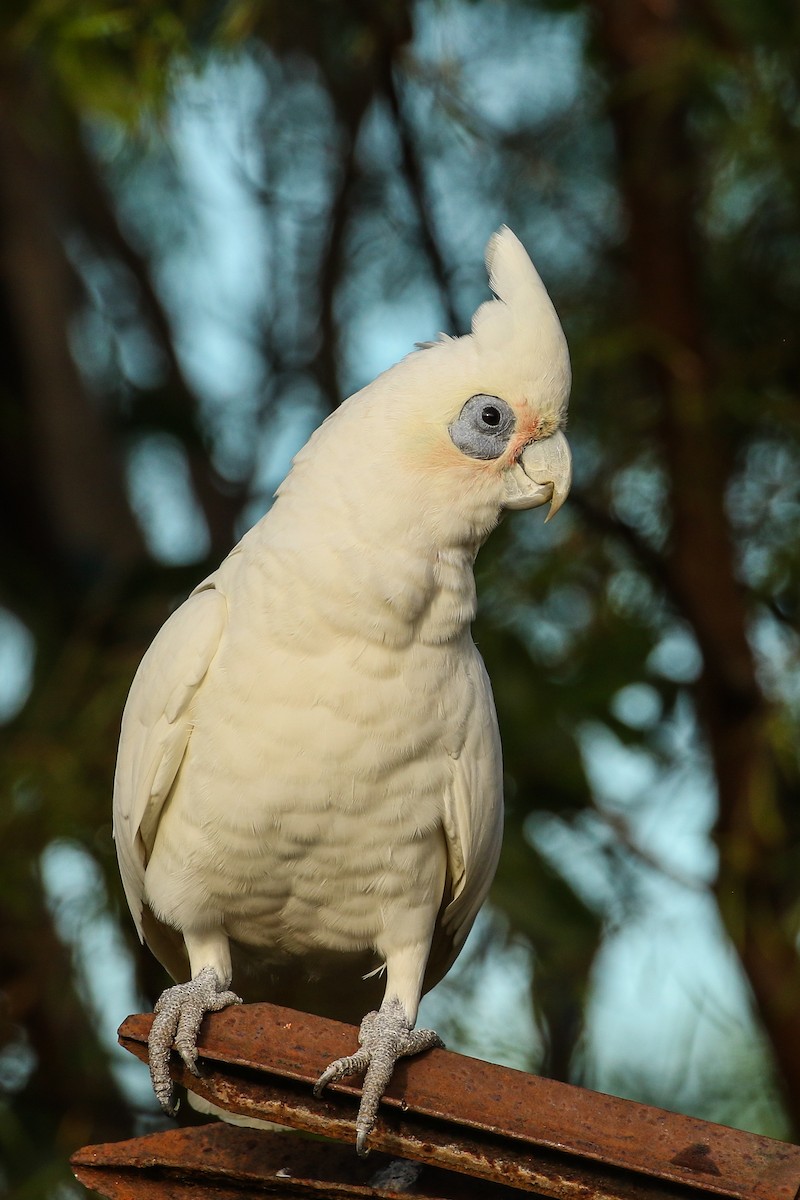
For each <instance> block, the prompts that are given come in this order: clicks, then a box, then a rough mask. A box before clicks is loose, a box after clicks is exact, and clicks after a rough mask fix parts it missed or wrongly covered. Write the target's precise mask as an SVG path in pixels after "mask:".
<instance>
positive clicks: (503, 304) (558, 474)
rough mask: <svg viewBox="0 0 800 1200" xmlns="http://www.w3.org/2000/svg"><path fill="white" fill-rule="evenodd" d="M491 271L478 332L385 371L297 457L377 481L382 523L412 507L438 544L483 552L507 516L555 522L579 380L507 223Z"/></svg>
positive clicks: (490, 251) (374, 501) (564, 489)
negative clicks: (539, 513) (511, 512)
mask: <svg viewBox="0 0 800 1200" xmlns="http://www.w3.org/2000/svg"><path fill="white" fill-rule="evenodd" d="M486 265H487V269H488V272H489V285H490V287H491V289H492V291H493V292H494V294H495V296H496V299H494V300H489V301H487V302H486V303H484V304H482V305H481V306H480V308H479V309H478V310H477V312H476V313H475V315H474V316H473V318H472V330H471V332H470V333H469V334H466V335H464V336H463V337H449V336H447V335H445V334H440V336H439V338H438V340H437V341H435V342H432V343H425V344H424V345H422V346H421V347H419V348H418V349H417V350H416V351H415V352H413V353H412V354H410V355H408V356H407V357H406V358H404V359H403V360H402V361H401V362H399V363H398V364H397V365H396V366H394V367H391V368H390V369H389V370H388V371H385V372H384V373H383V374H382V375H381V376H379V377H378V379H376V380H375V381H374V382H373V383H371V384H369V386H367V387H366V388H364V389H363V390H362V391H360V392H358V393H356V395H354V396H352V397H351V398H350V399H349V400H347V401H345V403H344V404H343V405H342V406H341V407H340V408H339V409H338V410H337V411H336V412H335V413H334V414H333V415H332V416H331V417H329V418H328V421H326V422H325V424H324V425H323V426H322V427H321V428H320V429H319V430H318V431H317V433H316V434H315V435H314V437H312V439H311V442H310V443H309V444H308V446H307V448H306V449H305V450H303V451H301V453H300V455H299V456H298V457H297V459H296V460H295V465H296V468H297V467H300V468H301V469H302V468H303V466H305V465H308V467H311V466H312V462H311V460H312V459H313V458H316V457H317V455H318V454H319V455H320V456H322V457H323V458H325V459H326V461H327V462H328V464H329V465H332V461H331V459H332V458H335V459H336V461H337V465H338V468H339V470H340V471H341V470H344V471H345V472H346V480H348V481H349V480H350V479H352V480H353V486H354V487H356V486H358V487H360V488H362V489H363V486H364V484H365V482H366V481H367V479H368V483H367V486H368V488H369V493H370V505H371V511H374V512H375V514H376V518H377V515H378V514H379V513H380V512H386V513H387V515H388V514H389V513H390V511H396V512H397V513H398V514H399V515H398V520H408V516H407V514H408V506H409V504H413V506H414V514H415V515H414V518H413V520H414V522H415V524H416V526H417V527H423V526H427V527H428V528H429V530H430V532H431V535H432V536H433V537H434V539H435V540H436V541H437V542H442V541H444V542H450V543H452V542H471V543H475V544H479V543H480V542H481V541H482V540H483V539H484V538H485V537H486V535H487V534H488V532H489V531H490V529H492V528H493V527H494V525H495V524H496V523H497V520H498V518H499V516H500V513H501V511H502V510H503V509H509V508H510V509H521V508H534V507H536V506H537V505H541V504H546V503H548V502H549V503H550V513H549V516H552V515H553V514H554V513H555V512H556V511H557V510H558V509H559V508H560V507H561V505H562V504H563V502H564V500H565V499H566V496H567V493H568V492H569V488H570V483H571V459H570V452H569V446H568V444H567V440H566V438H565V437H564V434H563V432H562V430H563V427H564V424H565V421H566V414H567V402H568V399H569V390H570V381H571V374H570V363H569V352H568V350H567V343H566V339H565V337H564V334H563V331H562V329H561V324H560V322H559V319H558V317H557V315H556V311H555V309H554V308H553V305H552V303H551V301H550V298H549V296H548V294H547V292H546V290H545V287H544V285H543V283H542V281H541V279H540V278H539V276H538V274H537V272H536V270H535V268H534V266H533V263H532V262H531V260H530V258H529V257H528V255H527V253H526V251H525V248H524V247H523V245H522V243H521V242H520V241H519V239H518V238H517V237H516V236H515V235H514V234H513V233H512V232H511V230H510V229H508V228H506V227H505V226H504V227H502V228H501V229H500V230H499V231H498V232H497V233H495V234H494V235H493V236H492V237H491V239H490V240H489V244H488V246H487V249H486ZM287 482H288V481H287ZM341 486H347V483H346V482H345V483H344V484H342V485H341ZM282 490H283V489H282ZM548 519H549V518H548Z"/></svg>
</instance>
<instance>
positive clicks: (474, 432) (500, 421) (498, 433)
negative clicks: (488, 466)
mask: <svg viewBox="0 0 800 1200" xmlns="http://www.w3.org/2000/svg"><path fill="white" fill-rule="evenodd" d="M515 425H516V420H515V418H514V413H513V411H512V409H511V406H510V405H509V404H506V402H505V400H501V399H500V398H499V397H498V396H484V395H482V394H481V395H477V396H470V398H469V400H468V401H467V403H466V404H465V405H464V407H463V408H462V410H461V412H460V413H459V414H458V417H457V418H456V420H455V421H453V424H452V425H450V426H449V427H448V432H449V434H450V437H451V438H452V441H453V444H454V445H455V446H457V447H458V449H459V450H460V451H461V452H462V454H466V455H468V456H469V457H470V458H484V459H488V458H499V457H500V455H501V454H502V453H503V451H504V450H505V448H506V446H507V445H508V443H509V441H510V439H511V435H512V433H513V432H514V427H515Z"/></svg>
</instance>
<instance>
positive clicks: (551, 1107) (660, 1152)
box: [120, 1004, 800, 1200]
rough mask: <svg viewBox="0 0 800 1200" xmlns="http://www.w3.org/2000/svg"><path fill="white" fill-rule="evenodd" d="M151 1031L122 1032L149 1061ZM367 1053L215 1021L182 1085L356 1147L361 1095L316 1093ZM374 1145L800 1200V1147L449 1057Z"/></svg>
mask: <svg viewBox="0 0 800 1200" xmlns="http://www.w3.org/2000/svg"><path fill="white" fill-rule="evenodd" d="M151 1022H152V1017H151V1016H136V1017H130V1018H129V1019H128V1020H127V1021H126V1022H125V1023H124V1025H123V1026H122V1028H121V1030H120V1041H121V1042H122V1044H123V1045H124V1046H126V1047H127V1048H128V1049H129V1050H131V1051H132V1052H133V1053H134V1054H137V1055H138V1057H140V1058H142V1059H144V1058H145V1057H146V1042H147V1034H148V1032H149V1029H150V1024H151ZM355 1045H356V1030H355V1029H354V1028H352V1027H351V1026H347V1025H341V1024H339V1023H337V1022H333V1021H327V1020H323V1019H322V1018H320V1017H313V1016H306V1015H305V1014H300V1013H295V1012H292V1011H291V1010H289V1009H282V1008H277V1007H275V1006H272V1005H268V1004H254V1005H244V1006H241V1007H236V1008H229V1009H226V1010H225V1011H224V1012H221V1013H215V1014H211V1015H210V1016H209V1017H207V1018H206V1020H205V1022H204V1025H203V1030H202V1033H201V1037H200V1040H199V1046H200V1053H201V1056H202V1063H203V1075H202V1077H201V1078H200V1079H199V1080H198V1079H195V1078H193V1077H192V1076H189V1075H188V1072H186V1071H185V1070H184V1069H183V1068H182V1066H181V1065H180V1064H179V1063H178V1061H177V1060H175V1062H174V1063H173V1073H174V1077H175V1078H176V1079H177V1080H178V1081H179V1082H181V1083H183V1084H184V1085H185V1086H188V1087H191V1088H192V1090H194V1091H196V1092H198V1093H199V1094H201V1095H202V1096H204V1097H205V1098H206V1099H208V1100H211V1101H212V1102H214V1103H216V1104H218V1105H219V1106H220V1107H222V1108H225V1109H228V1110H230V1111H232V1112H236V1113H239V1114H240V1115H242V1116H246V1117H258V1118H261V1119H266V1120H272V1121H279V1122H281V1123H282V1124H286V1125H291V1126H294V1127H295V1128H298V1129H303V1130H306V1131H308V1132H312V1133H317V1134H325V1135H326V1136H328V1137H331V1138H334V1139H337V1140H342V1141H347V1142H351V1143H352V1141H353V1140H354V1136H355V1135H354V1128H355V1114H356V1103H355V1097H356V1096H357V1094H358V1088H357V1087H353V1086H349V1085H346V1084H339V1085H335V1086H334V1087H332V1088H331V1089H329V1091H328V1092H326V1093H325V1094H324V1095H323V1097H322V1098H320V1099H319V1100H317V1099H315V1098H314V1096H313V1094H312V1092H311V1085H312V1084H313V1082H314V1081H315V1080H316V1078H317V1076H318V1075H319V1073H320V1072H321V1071H322V1069H323V1068H324V1067H325V1066H326V1065H327V1063H328V1062H330V1061H331V1060H332V1059H334V1058H338V1057H339V1056H340V1055H343V1054H349V1053H352V1050H353V1048H354V1047H355ZM370 1144H371V1146H372V1147H373V1148H374V1149H376V1150H383V1151H385V1152H387V1153H390V1154H400V1155H403V1156H404V1157H406V1158H411V1159H415V1160H417V1161H420V1162H425V1163H429V1164H431V1165H436V1166H441V1167H444V1168H446V1169H448V1170H451V1171H458V1172H461V1173H463V1174H466V1175H471V1176H474V1177H476V1178H479V1179H483V1180H486V1181H487V1182H494V1183H503V1184H505V1185H510V1186H512V1187H514V1188H518V1189H522V1190H527V1191H537V1192H538V1193H539V1194H540V1195H542V1196H553V1197H576V1198H577V1197H614V1198H615V1200H616V1198H622V1200H638V1198H639V1197H645V1196H647V1197H655V1196H664V1197H666V1196H669V1197H674V1196H678V1195H682V1196H689V1195H691V1196H723V1197H728V1198H729V1200H797V1196H798V1192H799V1191H800V1148H798V1147H796V1146H791V1145H788V1144H786V1143H783V1142H777V1141H774V1140H772V1139H770V1138H764V1137H759V1136H757V1135H754V1134H748V1133H743V1132H741V1131H740V1130H735V1129H729V1128H727V1127H725V1126H721V1125H714V1124H711V1123H709V1122H706V1121H701V1120H698V1119H696V1118H692V1117H686V1116H680V1115H678V1114H675V1113H669V1112H665V1111H663V1110H661V1109H656V1108H652V1107H650V1106H648V1105H642V1104H635V1103H633V1102H631V1101H627V1100H620V1099H618V1098H616V1097H613V1096H606V1095H603V1094H601V1093H598V1092H590V1091H587V1090H586V1089H583V1088H577V1087H571V1086H569V1085H568V1084H563V1083H557V1082H554V1081H552V1080H547V1079H541V1078H539V1077H537V1076H535V1075H527V1074H525V1073H523V1072H520V1071H512V1070H509V1069H507V1068H504V1067H498V1066H494V1065H493V1064H490V1063H484V1062H480V1061H478V1060H476V1059H471V1058H466V1057H465V1056H463V1055H459V1054H452V1053H449V1052H448V1051H445V1050H432V1051H429V1052H428V1053H427V1054H424V1055H422V1056H420V1057H417V1058H411V1059H404V1060H402V1061H401V1062H400V1063H399V1064H398V1068H397V1070H396V1072H395V1076H394V1079H393V1080H392V1084H391V1086H390V1088H389V1091H388V1093H387V1095H386V1097H385V1101H384V1104H383V1105H382V1108H381V1116H380V1119H379V1121H378V1123H377V1126H376V1128H375V1131H374V1133H373V1134H372V1136H371V1138H370ZM704 1148H708V1149H704ZM687 1189H688V1190H687Z"/></svg>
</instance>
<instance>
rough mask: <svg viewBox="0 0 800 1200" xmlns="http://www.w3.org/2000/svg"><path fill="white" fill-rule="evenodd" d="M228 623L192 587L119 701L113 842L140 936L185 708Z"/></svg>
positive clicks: (218, 602)
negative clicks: (147, 881)
mask: <svg viewBox="0 0 800 1200" xmlns="http://www.w3.org/2000/svg"><path fill="white" fill-rule="evenodd" d="M226 620H227V605H226V603H225V599H224V597H223V596H222V595H221V594H220V593H219V592H218V591H216V589H215V588H214V587H213V586H208V585H207V584H206V585H203V586H202V589H201V590H198V591H196V592H194V593H193V594H192V595H191V596H190V597H189V599H188V600H187V601H186V603H185V604H182V605H181V607H180V608H179V609H178V610H177V611H176V612H174V613H173V614H172V616H171V617H170V619H169V620H168V621H167V623H166V624H165V625H164V626H163V628H162V629H161V631H160V632H159V633H158V635H157V637H156V639H155V641H154V642H153V644H152V645H151V647H150V649H149V650H148V651H147V653H146V654H145V656H144V658H143V659H142V662H141V665H140V666H139V670H138V671H137V672H136V676H135V678H134V680H133V683H132V685H131V690H130V693H129V695H128V701H127V704H126V705H125V712H124V714H123V717H122V732H121V735H120V743H119V753H118V756H117V769H116V773H115V776H114V839H115V841H116V843H117V854H118V856H119V864H120V872H121V875H122V883H123V886H124V888H125V895H126V897H127V900H128V904H129V906H130V910H131V912H132V914H133V919H134V921H135V922H136V928H137V929H138V931H139V937H140V938H141V937H142V897H143V894H144V873H145V868H146V866H147V859H148V856H149V854H150V851H151V849H152V846H153V842H154V840H155V836H156V831H157V829H158V822H159V820H160V817H161V812H162V809H163V807H164V803H165V801H166V799H167V797H168V795H169V793H170V790H171V788H172V785H173V784H174V782H175V778H176V776H177V774H178V770H179V768H180V765H181V762H182V761H183V756H184V754H185V753H186V747H187V745H188V743H189V735H190V733H191V719H190V705H191V702H192V700H193V698H194V696H195V694H196V692H197V689H198V688H199V687H200V685H201V684H202V682H203V679H204V678H205V676H206V673H207V671H208V668H209V666H210V665H211V661H212V659H213V658H214V655H215V654H216V652H217V648H218V646H219V643H220V639H221V638H222V634H223V631H224V628H225V623H226Z"/></svg>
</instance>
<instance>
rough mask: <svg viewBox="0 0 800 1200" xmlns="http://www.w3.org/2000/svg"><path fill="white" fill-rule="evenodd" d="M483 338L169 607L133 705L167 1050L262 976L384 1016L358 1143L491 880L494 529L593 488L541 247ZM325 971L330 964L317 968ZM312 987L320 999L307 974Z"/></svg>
mask: <svg viewBox="0 0 800 1200" xmlns="http://www.w3.org/2000/svg"><path fill="white" fill-rule="evenodd" d="M486 263H487V268H488V272H489V282H490V286H491V288H492V291H493V292H494V294H495V296H496V297H497V299H494V300H490V301H487V302H486V303H485V304H483V305H481V307H480V308H479V309H478V311H477V312H476V313H475V315H474V317H473V319H472V332H471V333H470V334H468V335H466V336H464V337H458V338H450V337H447V336H445V335H441V336H440V338H439V339H438V340H437V341H436V342H434V343H427V344H425V345H424V346H421V347H420V348H418V349H417V350H416V351H415V352H413V353H411V354H410V355H409V356H408V357H406V358H404V359H403V360H402V362H400V363H398V364H397V365H396V366H394V367H392V368H390V369H389V370H388V371H386V372H385V373H384V374H382V375H381V376H379V378H378V379H376V380H375V381H374V383H371V384H370V385H369V386H368V387H365V388H364V389H363V390H362V391H360V392H358V393H356V395H354V396H351V397H350V399H349V400H347V401H345V403H343V404H342V405H341V407H340V408H339V409H337V410H336V412H334V413H333V415H332V416H330V417H329V418H328V419H327V420H326V421H325V422H324V423H323V424H322V426H321V427H320V428H319V429H317V431H316V432H315V433H314V434H313V436H312V437H311V438H310V440H309V441H308V443H307V444H306V446H305V447H304V448H303V449H302V450H301V451H300V453H299V454H298V455H297V456H296V458H295V459H294V463H293V465H292V469H291V471H290V473H289V475H288V477H287V478H286V480H285V481H284V483H283V484H282V485H281V486H280V488H279V490H278V493H277V498H276V500H275V503H274V504H273V506H272V508H271V509H270V510H269V512H268V513H267V514H266V516H265V517H263V518H262V520H260V521H259V522H258V523H257V524H256V525H255V526H254V528H253V529H251V530H250V531H249V533H247V534H246V536H245V537H244V538H243V539H242V541H241V542H240V543H239V545H238V546H236V548H235V549H234V550H233V551H232V552H231V553H230V555H229V556H228V557H227V558H226V559H225V561H224V562H223V563H222V565H221V566H220V567H219V569H218V570H217V571H215V572H214V574H213V575H211V576H210V577H209V578H208V579H206V580H205V581H204V582H203V583H201V584H200V585H199V586H198V587H197V588H196V589H195V590H194V592H192V594H191V596H190V597H189V598H188V599H187V600H186V602H185V603H184V604H182V605H181V606H180V608H178V609H177V611H176V612H175V613H173V615H172V616H171V617H170V618H169V620H168V621H167V622H166V624H165V625H164V627H163V628H162V629H161V631H160V633H159V634H158V635H157V637H156V638H155V641H154V642H153V644H152V645H151V647H150V649H149V650H148V651H147V653H146V654H145V656H144V659H143V660H142V663H141V666H140V667H139V670H138V672H137V674H136V677H135V679H134V681H133V685H132V687H131V691H130V695H129V697H128V701H127V705H126V708H125V713H124V716H123V720H122V733H121V738H120V746H119V756H118V761H117V770H116V778H115V784H114V836H115V839H116V845H117V853H118V856H119V864H120V870H121V874H122V881H123V884H124V887H125V894H126V896H127V899H128V903H129V905H130V908H131V912H132V913H133V918H134V920H135V922H136V926H137V929H138V931H139V935H140V937H141V938H142V939H143V940H146V941H147V943H148V944H149V946H150V948H151V949H152V951H153V952H154V953H155V955H156V956H157V957H158V958H159V960H160V961H161V962H162V963H163V965H164V966H165V967H166V969H167V970H168V971H169V972H170V974H171V975H172V977H173V978H174V979H175V980H179V981H182V982H179V983H178V984H177V985H176V986H174V987H170V988H168V989H167V991H165V992H164V994H163V995H162V996H161V998H160V1000H159V1001H158V1004H157V1005H156V1014H157V1015H156V1019H155V1021H154V1024H153V1029H152V1034H151V1037H150V1069H151V1074H152V1078H153V1084H154V1087H155V1091H156V1094H157V1096H158V1098H159V1100H160V1101H161V1103H162V1105H163V1106H164V1107H165V1108H166V1109H167V1110H168V1111H172V1085H171V1081H170V1077H169V1069H168V1063H169V1055H170V1052H171V1050H172V1049H173V1048H174V1049H175V1050H177V1052H178V1053H179V1054H180V1055H181V1057H182V1058H183V1060H184V1062H185V1063H186V1065H187V1066H188V1067H189V1068H190V1069H191V1070H193V1071H195V1072H196V1071H197V1067H196V1058H197V1048H196V1038H197V1032H198V1029H199V1026H200V1022H201V1021H202V1018H203V1016H204V1014H205V1013H207V1012H210V1011H214V1010H218V1009H221V1008H224V1007H225V1006H227V1005H229V1004H236V1003H240V1002H241V1001H240V997H239V996H238V995H237V994H234V992H233V991H231V990H229V989H230V987H231V985H232V983H235V985H236V987H237V989H238V990H239V991H241V992H242V993H243V995H244V996H245V997H246V998H249V999H262V1000H272V1001H273V1002H275V1003H279V1004H281V1003H282V1004H289V1005H291V1004H292V1000H293V997H294V995H295V991H296V988H297V987H298V986H299V985H301V984H302V985H303V986H304V987H305V991H304V992H303V997H304V998H303V1001H302V1002H303V1005H304V1007H306V1008H313V1009H314V1010H315V1011H317V1012H319V1013H320V1014H322V1015H327V1016H332V1017H337V1018H344V1019H350V1020H353V1019H354V1016H355V1019H356V1020H358V1018H359V1017H360V1016H362V1015H363V1014H364V1012H365V1011H366V1009H367V1008H369V1007H371V1005H372V1004H377V1002H378V999H379V997H380V988H381V986H382V985H383V983H384V978H383V977H384V976H385V989H384V993H383V998H382V1002H381V1003H380V1004H379V1007H378V1008H377V1011H374V1012H368V1013H367V1015H366V1016H365V1017H364V1019H363V1021H362V1023H361V1028H360V1031H359V1042H360V1049H359V1050H358V1051H357V1052H356V1053H355V1054H354V1055H353V1056H352V1057H351V1058H345V1059H340V1060H338V1061H337V1062H335V1063H332V1064H331V1065H330V1066H329V1067H328V1068H327V1070H325V1071H324V1072H323V1074H322V1075H321V1077H320V1080H319V1082H318V1084H317V1088H318V1089H319V1088H321V1087H324V1086H325V1084H326V1083H328V1082H330V1081H331V1080H337V1079H341V1078H342V1077H344V1076H345V1075H350V1074H356V1073H361V1072H364V1073H365V1077H364V1087H363V1094H362V1100H361V1105H360V1108H359V1114H358V1122H357V1148H358V1150H359V1152H361V1153H364V1152H365V1145H366V1140H367V1137H368V1135H369V1132H370V1130H371V1129H372V1127H373V1124H374V1121H375V1115H376V1112H377V1107H378V1101H379V1100H380V1098H381V1096H382V1094H383V1092H384V1089H385V1088H386V1085H387V1084H388V1082H389V1079H390V1077H391V1073H392V1070H393V1068H394V1064H395V1062H396V1060H397V1058H399V1057H400V1056H401V1055H405V1054H413V1053H416V1052H418V1051H420V1050H423V1049H425V1048H427V1047H429V1046H432V1045H437V1044H440V1043H439V1040H438V1038H437V1036H436V1034H435V1033H433V1031H431V1030H415V1028H414V1025H415V1021H416V1018H417V1008H418V1005H419V1001H420V997H421V995H422V994H423V992H424V991H425V990H426V989H428V988H430V987H432V986H433V984H435V983H436V982H437V981H438V980H439V979H441V977H442V976H443V975H444V973H445V972H446V971H447V970H448V968H449V967H450V965H451V964H452V962H453V961H454V959H455V957H456V955H457V954H458V953H459V950H460V949H461V947H462V945H463V943H464V939H465V937H466V935H467V933H468V932H469V929H470V927H471V925H472V923H473V921H474V920H475V916H476V914H477V912H478V910H479V908H480V907H481V904H482V903H483V901H484V899H485V897H486V894H487V892H488V889H489V885H490V884H491V881H492V877H493V875H494V871H495V867H496V865H497V858H498V854H499V849H500V839H501V829H502V773H501V756H500V740H499V735H498V730H497V719H496V716H495V710H494V703H493V700H492V694H491V688H490V685H489V680H488V677H487V675H486V670H485V668H484V665H483V662H482V660H481V657H480V655H479V654H478V651H477V649H476V648H475V645H474V643H473V641H472V637H471V633H470V623H471V621H472V619H473V617H474V615H475V608H476V598H475V583H474V579H473V562H474V559H475V555H476V552H477V550H478V548H479V547H480V545H481V544H482V542H483V541H484V540H485V538H486V537H487V535H488V534H489V533H490V532H491V530H492V529H493V528H494V527H495V525H496V524H497V522H498V520H499V518H500V515H501V513H502V512H503V510H504V509H522V508H534V507H536V506H537V505H542V504H545V503H547V502H549V503H550V506H551V507H550V515H551V516H552V515H553V513H554V512H555V511H556V510H557V509H558V508H559V507H560V505H561V504H562V503H563V501H564V499H565V497H566V495H567V492H568V491H569V486H570V454H569V448H568V445H567V441H566V439H565V437H564V434H563V432H562V429H563V426H564V423H565V419H566V412H567V401H568V397H569V389H570V365H569V354H568V351H567V344H566V341H565V338H564V335H563V332H562V330H561V325H560V323H559V320H558V317H557V315H556V312H555V310H554V308H553V305H552V304H551V302H550V299H549V297H548V295H547V292H546V291H545V288H544V285H543V284H542V282H541V280H540V278H539V276H538V274H537V273H536V271H535V269H534V267H533V265H532V263H531V261H530V259H529V258H528V255H527V254H526V252H525V249H524V248H523V246H522V244H521V243H520V242H519V241H518V239H517V238H516V237H515V236H514V234H513V233H512V232H511V231H510V230H509V229H507V228H502V229H501V230H500V231H499V232H498V233H496V234H494V236H493V237H492V238H491V240H490V241H489V245H488V247H487V253H486ZM309 981H312V983H311V984H309ZM311 996H313V999H311V1000H310V999H309V997H311Z"/></svg>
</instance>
